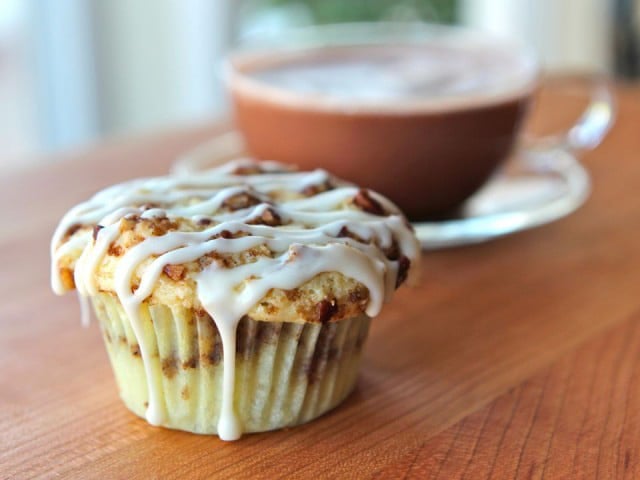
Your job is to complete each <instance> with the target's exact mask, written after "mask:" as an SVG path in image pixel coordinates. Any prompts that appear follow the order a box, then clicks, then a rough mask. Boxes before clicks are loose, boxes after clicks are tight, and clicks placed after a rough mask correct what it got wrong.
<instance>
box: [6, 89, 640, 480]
mask: <svg viewBox="0 0 640 480" xmlns="http://www.w3.org/2000/svg"><path fill="white" fill-rule="evenodd" d="M618 94H619V102H620V112H619V119H618V122H617V125H616V126H615V128H614V130H613V131H612V133H611V135H610V136H609V137H608V139H607V140H606V141H605V143H604V144H603V145H602V146H601V147H600V148H598V149H597V150H596V151H595V152H592V153H590V154H589V155H588V156H587V157H586V158H585V163H586V165H587V167H588V168H589V170H590V172H591V173H592V176H593V179H594V191H593V194H592V197H591V198H590V200H589V201H588V203H587V204H586V205H585V206H584V207H583V208H582V209H580V210H579V211H578V212H576V213H575V214H574V215H572V216H570V217H568V218H566V219H564V220H562V221H559V222H557V223H554V224H551V225H548V226H545V227H542V228H539V229H536V230H533V231H530V232H525V233H521V234H517V235H513V236H510V237H506V238H503V239H501V240H499V241H494V242H491V243H487V244H483V245H478V246H473V247H465V248H458V249H452V250H446V251H440V252H435V253H429V254H425V255H423V263H424V265H423V266H424V272H425V274H424V276H423V279H422V282H421V284H420V285H419V286H418V287H416V288H414V289H402V290H400V291H399V292H398V295H397V296H396V298H395V301H394V302H393V303H392V304H390V305H388V306H387V307H386V308H385V309H384V311H383V314H382V315H381V316H380V317H379V318H377V319H376V320H375V321H374V322H373V327H372V331H371V335H370V339H369V342H368V345H367V349H366V354H365V358H364V364H363V368H362V372H361V375H360V379H359V383H358V387H357V389H356V391H355V392H354V393H353V394H352V395H351V396H350V397H349V399H348V400H347V401H346V403H345V404H343V405H342V406H340V407H339V408H338V409H336V410H335V411H333V412H331V413H329V414H327V415H325V416H324V417H322V418H320V419H318V420H316V421H314V422H311V423H309V424H307V425H304V426H301V427H296V428H293V429H288V430H283V431H278V432H271V433H264V434H254V435H247V436H245V437H244V438H243V439H242V440H240V441H238V442H231V443H225V442H221V441H220V440H218V439H217V438H216V437H207V436H197V435H192V434H188V433H183V432H175V431H169V430H164V429H160V428H154V427H150V426H148V425H147V424H146V423H145V422H144V421H143V420H141V419H138V418H137V417H135V416H134V415H133V414H131V413H129V412H128V411H127V410H126V408H125V407H124V406H123V405H122V403H121V402H120V400H119V398H118V395H117V391H116V386H115V383H114V380H113V378H112V373H111V371H110V367H109V364H108V360H107V356H106V352H105V351H104V348H103V346H102V340H101V338H100V334H99V329H98V327H97V325H95V324H93V325H91V326H90V328H88V329H83V328H82V327H81V326H80V324H79V310H78V306H77V302H76V299H75V298H74V296H73V295H68V296H66V297H63V298H57V297H55V296H54V295H53V294H52V293H51V292H50V289H49V271H48V269H49V253H48V243H49V238H50V235H51V233H52V231H53V228H54V227H55V225H56V223H57V221H58V220H59V218H60V216H61V215H62V214H63V213H64V211H66V209H67V208H69V207H70V206H71V205H73V204H74V203H76V202H78V201H81V200H83V199H85V198H86V197H87V196H88V195H90V194H91V193H93V192H94V191H95V190H96V189H98V188H100V187H103V186H106V185H108V184H110V183H113V182H115V181H118V180H122V179H125V178H129V177H133V176H139V175H151V174H158V173H162V172H164V171H166V170H167V168H168V165H169V164H170V162H171V161H172V160H173V159H174V158H175V156H176V155H177V154H179V153H180V152H182V151H184V150H185V149H186V148H188V147H189V146H191V145H193V144H195V143H197V142H199V141H202V140H203V139H205V138H207V137H208V136H211V135H213V134H214V133H215V132H216V129H215V128H213V127H209V128H201V129H197V130H190V131H185V132H173V133H167V134H163V135H159V136H156V137H149V138H146V139H140V140H137V141H135V142H132V141H126V142H119V143H112V144H109V145H106V146H102V147H99V148H96V149H93V150H91V151H88V152H84V153H78V154H76V155H67V156H65V158H62V159H59V161H56V162H51V163H49V164H48V165H46V166H44V167H39V168H37V169H31V170H27V171H24V172H21V173H15V174H12V175H11V176H9V177H5V178H3V179H0V215H1V217H0V220H1V222H0V271H1V274H0V478H19V479H22V478H36V477H41V478H82V479H87V478H130V479H136V478H139V479H149V478H269V479H272V478H381V479H387V478H443V479H451V478H469V479H482V478H638V477H639V476H640V473H639V470H640V414H639V412H640V248H639V246H640V130H639V126H640V88H638V87H628V86H619V87H618ZM545 98H546V97H545ZM572 105H573V103H572V100H571V99H568V98H565V97H563V96H558V97H557V98H555V97H553V96H550V97H549V98H547V99H546V100H545V99H543V101H542V105H541V109H540V112H541V113H540V114H539V115H537V117H536V118H535V121H534V123H535V126H536V127H539V128H540V129H542V130H544V129H549V128H551V127H554V126H557V125H560V124H562V123H563V122H564V121H565V120H566V119H567V118H569V117H570V116H571V113H570V112H571V111H572V108H573V107H572Z"/></svg>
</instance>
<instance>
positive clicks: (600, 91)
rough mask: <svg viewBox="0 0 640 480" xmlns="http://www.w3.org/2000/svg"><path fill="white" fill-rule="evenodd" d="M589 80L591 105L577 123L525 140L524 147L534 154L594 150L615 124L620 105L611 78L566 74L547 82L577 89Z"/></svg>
mask: <svg viewBox="0 0 640 480" xmlns="http://www.w3.org/2000/svg"><path fill="white" fill-rule="evenodd" d="M578 82H580V83H586V84H587V85H585V87H586V88H587V89H588V90H589V104H588V105H587V107H586V108H585V110H584V111H583V113H582V115H581V116H580V118H579V119H578V120H577V121H576V123H575V124H574V125H573V126H572V127H571V128H569V129H568V130H567V131H565V132H561V133H557V134H552V135H547V136H542V137H535V136H530V137H526V136H525V138H524V139H523V143H524V145H523V147H524V150H525V151H527V152H529V153H533V154H535V153H536V152H541V151H549V150H563V151H566V152H570V153H573V154H580V153H582V152H585V151H588V150H593V149H594V148H596V147H597V146H598V145H599V144H600V143H601V142H602V140H603V139H604V137H605V136H606V135H607V133H608V132H609V130H610V129H611V127H612V126H613V124H614V121H615V117H616V113H617V104H616V98H615V95H614V93H613V91H612V88H611V81H610V80H609V79H607V78H606V77H603V76H598V77H593V78H589V77H584V76H563V77H557V78H553V77H552V78H551V80H550V81H549V82H548V83H546V85H549V87H550V88H554V83H556V84H557V83H560V85H561V86H562V84H564V83H566V84H567V85H568V87H569V88H573V89H575V88H576V83H578Z"/></svg>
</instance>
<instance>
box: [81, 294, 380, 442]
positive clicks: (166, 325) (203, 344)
mask: <svg viewBox="0 0 640 480" xmlns="http://www.w3.org/2000/svg"><path fill="white" fill-rule="evenodd" d="M92 303H93V306H94V310H95V312H96V316H97V317H98V319H99V321H100V324H101V329H102V332H103V336H104V340H105V344H106V347H107V352H108V354H109V359H110V361H111V365H112V367H113V371H114V373H115V377H116V382H117V384H118V388H119V390H120V396H121V397H122V399H123V401H124V403H125V404H126V405H127V407H128V408H129V409H130V410H131V411H133V412H134V413H135V414H136V415H139V416H141V417H144V416H145V412H146V409H147V407H148V401H149V399H148V387H147V375H146V373H145V368H144V365H143V360H142V357H141V354H140V348H139V345H138V340H137V338H136V336H135V334H134V332H133V328H132V326H131V323H130V320H129V318H128V317H127V315H126V313H125V311H124V309H123V308H122V306H121V304H120V302H119V301H118V299H117V298H116V297H115V296H113V295H110V294H100V295H97V296H95V297H93V298H92ZM140 313H141V319H142V325H141V327H142V328H141V332H142V335H144V337H145V339H144V341H145V344H146V345H148V347H149V352H148V356H149V357H150V358H148V359H146V361H148V362H150V365H148V367H151V368H150V371H151V372H152V373H151V381H152V382H154V384H155V386H156V387H157V391H158V392H159V403H160V405H158V408H159V409H160V411H161V412H162V417H163V419H164V420H163V421H162V422H161V424H162V425H163V426H165V427H168V428H174V429H180V430H187V431H190V432H196V433H216V426H217V423H218V417H219V415H220V403H221V399H222V395H221V393H222V392H221V389H222V374H223V361H222V342H221V340H220V336H219V334H218V330H217V328H216V326H215V323H214V322H213V320H212V319H211V317H210V316H209V315H208V314H207V313H206V312H204V311H194V310H192V309H186V308H183V307H173V306H172V307H169V306H167V305H148V304H146V303H143V305H142V307H141V312H140ZM369 323H370V319H369V318H368V317H367V316H365V315H362V316H358V317H353V318H350V319H345V320H341V321H339V322H335V323H327V324H324V325H321V324H310V323H304V324H297V323H277V322H262V321H256V320H252V319H250V318H248V317H245V318H243V319H242V320H241V321H240V324H239V326H238V330H237V342H236V343H237V344H236V379H235V381H236V383H235V397H234V406H235V411H236V414H237V415H238V417H239V419H240V422H241V424H242V426H243V430H244V431H245V432H261V431H266V430H273V429H276V428H281V427H285V426H293V425H298V424H301V423H304V422H307V421H309V420H312V419H314V418H316V417H318V416H319V415H322V414H323V413H325V412H326V411H328V410H330V409H332V408H333V407H335V406H336V405H338V404H339V403H340V402H341V401H342V400H344V399H345V398H346V396H347V395H348V394H349V393H350V392H351V390H352V389H353V387H354V386H355V382H356V379H357V373H358V367H359V364H360V357H361V352H362V347H363V345H364V343H365V340H366V337H367V333H368V330H369Z"/></svg>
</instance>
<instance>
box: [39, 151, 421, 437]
mask: <svg viewBox="0 0 640 480" xmlns="http://www.w3.org/2000/svg"><path fill="white" fill-rule="evenodd" d="M242 169H244V170H245V171H246V172H248V173H246V174H242V175H241V174H238V173H237V172H239V171H240V170H242ZM286 169H287V167H285V166H283V165H280V164H277V163H274V162H260V163H255V162H253V161H250V160H239V161H236V162H230V163H228V164H225V165H223V166H221V167H219V168H216V169H212V170H209V171H206V172H200V173H198V174H193V175H177V176H172V177H163V178H155V179H141V180H135V181H131V182H127V183H123V184H120V185H115V186H113V187H110V188H108V189H106V190H103V191H102V192H99V193H98V194H96V195H95V196H94V197H93V198H92V199H90V200H89V201H88V202H85V203H83V204H80V205H78V206H77V207H75V208H73V209H72V210H70V211H69V213H67V215H65V217H64V218H63V219H62V221H61V223H60V225H59V226H58V228H57V230H56V232H55V234H54V237H53V239H52V243H51V256H52V266H51V272H52V288H53V290H54V291H55V292H56V293H58V294H62V293H64V291H65V290H66V288H65V284H64V283H63V281H62V278H61V273H60V262H61V261H62V259H68V258H70V257H72V258H76V260H75V264H74V265H73V271H74V281H75V286H76V288H77V290H78V293H79V295H80V297H81V303H82V304H83V305H84V304H86V298H87V297H90V296H92V295H96V294H97V293H98V290H99V288H98V285H97V284H96V275H95V273H96V271H97V270H98V269H99V268H100V265H101V264H102V263H103V262H104V261H105V258H106V256H107V252H108V251H109V248H110V246H111V245H112V244H113V243H114V242H115V241H117V239H118V238H119V236H120V235H121V230H120V229H121V223H122V221H124V220H126V219H130V218H132V216H137V217H139V218H142V219H154V218H155V219H164V218H167V219H169V220H187V221H189V222H192V223H193V224H194V225H195V224H198V222H202V221H203V220H206V222H205V223H206V224H207V225H209V224H210V225H211V226H208V227H207V228H204V227H201V229H195V230H196V231H168V232H166V233H164V234H162V235H159V236H148V237H147V238H144V239H142V241H140V243H138V244H136V245H135V246H133V247H131V248H129V249H127V251H126V252H125V253H124V255H123V256H122V257H120V258H119V261H118V262H117V266H116V268H115V273H114V290H115V293H116V294H117V296H118V298H119V300H120V302H121V304H122V306H123V308H124V310H125V312H126V314H127V316H128V318H129V319H130V322H131V326H132V329H133V332H134V334H135V336H136V339H137V342H138V345H139V348H140V355H141V357H142V360H143V364H144V368H145V373H146V377H147V388H148V399H149V405H148V408H147V411H146V418H147V420H148V421H149V423H151V424H154V425H161V424H162V423H163V421H164V418H165V415H166V412H165V406H164V404H163V402H162V395H161V393H162V392H161V386H160V385H159V384H158V383H157V382H158V380H157V375H154V372H153V368H152V362H151V361H149V359H150V358H151V356H152V354H153V353H154V352H152V351H151V344H150V343H149V340H148V339H147V338H145V334H144V329H143V328H142V325H143V321H144V319H143V318H142V315H141V306H142V303H143V302H144V301H145V300H146V299H147V298H148V297H149V296H150V295H151V294H152V293H153V291H154V288H155V286H156V284H157V281H158V278H159V277H160V275H161V274H162V272H163V269H164V268H165V267H166V266H167V265H180V264H185V263H188V262H193V261H197V260H198V259H200V258H201V257H203V256H205V255H207V254H209V253H211V252H216V253H218V254H234V253H240V252H243V251H247V250H249V249H251V248H255V247H260V246H266V247H267V248H268V249H269V251H271V252H272V256H265V257H258V258H257V259H255V260H254V261H251V262H248V263H241V264H239V265H237V266H233V267H231V268H230V267H228V266H221V265H219V264H218V263H216V262H215V261H214V262H212V263H211V264H210V265H209V266H207V267H206V268H203V269H202V270H201V271H200V272H198V273H197V274H195V276H194V279H195V282H196V285H197V292H196V294H197V298H198V300H199V301H200V303H201V305H202V306H203V308H204V309H205V310H206V311H207V313H208V314H209V315H210V316H211V318H212V319H213V320H214V322H215V324H216V326H217V328H218V331H219V333H220V337H221V340H222V348H223V389H222V403H221V411H220V416H219V419H218V425H217V431H218V435H219V436H220V438H222V439H223V440H234V439H237V438H239V437H240V435H241V434H242V425H241V422H240V421H239V420H238V417H237V415H236V412H235V410H234V404H233V399H234V389H235V360H236V359H235V354H236V353H235V352H236V345H235V342H236V330H237V326H238V323H239V321H240V319H241V318H242V317H243V316H245V315H246V314H247V313H248V312H249V311H250V310H251V309H252V308H253V307H254V305H256V303H258V302H259V301H260V300H261V299H262V298H263V297H264V296H265V295H266V294H267V293H268V292H269V291H270V290H271V289H283V290H290V289H294V288H297V287H300V286H301V285H303V284H304V283H306V282H307V281H309V280H311V279H312V278H314V277H315V276H316V275H318V274H320V273H323V272H339V273H341V274H343V275H344V276H345V277H348V278H351V279H354V280H356V281H358V282H359V283H361V284H362V285H364V286H365V287H366V288H367V289H368V291H369V303H368V305H367V308H366V313H367V315H369V316H371V317H373V316H375V315H377V314H378V312H379V311H380V309H381V306H382V304H383V302H384V301H386V300H388V298H389V297H390V295H391V294H392V293H393V291H394V290H395V287H396V285H397V280H398V276H399V266H400V263H401V262H400V259H399V258H395V257H394V258H393V259H389V258H387V256H386V255H385V253H384V250H385V249H388V248H391V247H393V245H394V242H395V243H396V245H397V248H398V250H399V252H401V254H402V255H403V256H406V257H407V258H408V259H409V260H410V261H411V263H413V264H414V265H415V264H416V263H417V262H418V259H419V245H418V243H417V240H416V239H415V236H414V235H413V233H412V232H411V230H410V229H409V227H408V226H407V224H406V221H405V220H404V218H403V217H402V215H401V214H400V212H399V211H398V210H397V208H396V207H395V206H394V205H393V204H392V203H391V202H389V201H388V200H386V199H385V198H384V197H381V196H379V195H377V194H375V193H373V192H369V193H368V195H370V196H371V198H372V199H373V201H375V202H377V203H378V204H379V205H381V207H382V208H383V209H384V211H385V213H386V215H374V214H371V213H367V212H366V211H363V210H360V209H359V208H356V207H353V206H351V207H349V206H347V205H350V203H349V202H351V201H352V199H353V198H354V197H355V196H356V195H357V194H358V192H359V189H358V188H356V187H353V186H352V185H349V184H346V183H344V182H341V181H339V180H337V179H335V178H333V177H331V176H330V175H329V174H327V172H325V171H323V170H316V171H313V172H306V173H304V172H295V171H290V170H286ZM329 183H330V184H331V185H332V188H331V189H329V190H327V191H324V192H322V193H317V194H315V195H313V196H310V197H307V198H300V195H299V194H298V193H297V192H301V191H302V190H304V189H305V188H308V187H313V186H315V185H322V184H329ZM239 195H240V196H243V195H244V196H248V197H250V198H251V200H252V202H251V204H250V205H249V206H244V207H242V208H238V209H236V210H235V211H234V210H233V209H229V208H226V205H227V202H229V201H231V200H232V199H233V198H237V196H239ZM229 210H231V211H229ZM270 212H271V213H270ZM266 214H270V215H271V217H269V218H272V219H274V218H277V220H278V222H277V224H276V225H274V226H270V225H269V224H254V223H255V222H254V220H255V219H256V218H262V217H263V216H264V215H266ZM76 226H78V227H79V228H81V227H83V226H84V227H95V230H94V232H93V235H92V233H91V232H90V231H88V229H85V230H84V231H81V232H79V233H76V234H74V235H71V236H70V238H66V237H69V234H68V232H69V231H70V230H72V229H75V227H76ZM345 232H348V233H349V234H348V235H347V234H345ZM238 234H240V236H236V235H238ZM230 235H231V237H230ZM143 264H144V266H143ZM413 270H415V269H410V272H409V274H410V275H412V274H413V273H414V272H413ZM136 276H139V278H138V279H137V280H138V286H137V288H134V287H133V284H134V278H137V277H136ZM82 317H83V323H85V322H87V321H88V313H87V309H86V308H84V307H83V314H82Z"/></svg>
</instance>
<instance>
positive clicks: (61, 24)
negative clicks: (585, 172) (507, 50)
mask: <svg viewBox="0 0 640 480" xmlns="http://www.w3.org/2000/svg"><path fill="white" fill-rule="evenodd" d="M416 19H417V20H424V21H429V22H435V23H446V24H461V25H467V26H471V27H474V28H478V29H483V30H487V31H490V32H493V33H497V34H499V35H502V36H504V37H506V38H515V39H517V40H518V41H520V42H524V43H526V44H528V45H530V46H531V47H532V48H533V49H534V50H535V51H536V52H537V53H538V55H539V57H540V59H541V61H542V64H543V65H544V67H545V68H546V69H547V70H548V71H567V70H568V71H580V72H584V71H587V72H606V73H609V74H611V75H615V76H617V77H620V78H625V79H634V78H636V77H638V75H640V0H563V1H561V2H559V1H557V0H399V1H388V0H350V1H343V0H260V1H259V0H243V1H242V0H216V1H211V0H95V1H93V0H0V174H2V173H3V172H6V171H10V170H12V169H15V168H20V167H23V166H25V165H29V164H31V163H34V162H36V161H38V160H37V159H38V156H39V155H41V154H43V153H52V152H58V151H68V150H73V149H78V148H82V147H84V146H86V145H88V144H91V143H94V142H96V141H100V140H102V139H104V138H107V139H110V138H114V137H116V138H117V137H123V136H131V135H139V134H142V133H145V132H150V131H158V130H163V129H170V128H177V127H185V126H188V125H192V124H198V123H202V122H206V121H211V120H212V119H216V118H222V117H224V116H225V115H226V114H227V108H228V106H227V102H226V98H225V93H224V89H223V85H222V83H221V79H220V76H219V65H220V60H221V58H222V57H223V56H224V54H225V52H227V51H228V50H229V49H230V48H233V46H234V44H236V43H238V42H239V41H241V40H242V38H243V37H245V36H247V35H250V34H252V33H257V32H258V33H259V32H264V31H271V30H279V29H283V28H287V27H290V26H305V25H311V24H318V23H334V22H346V21H363V20H368V21H371V20H373V21H377V20H396V21H401V20H416Z"/></svg>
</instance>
